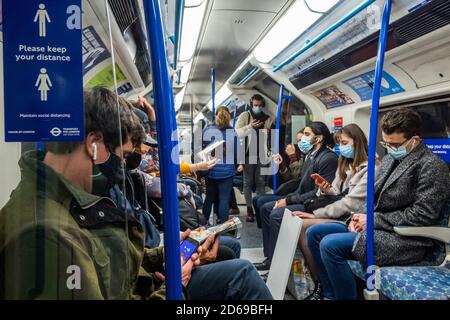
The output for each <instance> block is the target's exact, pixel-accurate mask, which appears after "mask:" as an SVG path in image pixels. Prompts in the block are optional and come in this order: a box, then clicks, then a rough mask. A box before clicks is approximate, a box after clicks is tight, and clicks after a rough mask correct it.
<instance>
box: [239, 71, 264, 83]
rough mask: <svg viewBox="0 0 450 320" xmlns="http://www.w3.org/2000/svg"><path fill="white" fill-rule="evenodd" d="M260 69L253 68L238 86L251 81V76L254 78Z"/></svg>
mask: <svg viewBox="0 0 450 320" xmlns="http://www.w3.org/2000/svg"><path fill="white" fill-rule="evenodd" d="M258 70H259V68H258V67H253V69H252V70H251V71H250V72H249V73H248V74H247V75H246V76H245V77H244V78H243V79H242V80H241V81H239V83H238V84H237V85H238V86H241V85H243V84H244V83H245V82H246V81H247V80H248V79H250V77H251V76H253V75H254V74H255V73H256V71H258Z"/></svg>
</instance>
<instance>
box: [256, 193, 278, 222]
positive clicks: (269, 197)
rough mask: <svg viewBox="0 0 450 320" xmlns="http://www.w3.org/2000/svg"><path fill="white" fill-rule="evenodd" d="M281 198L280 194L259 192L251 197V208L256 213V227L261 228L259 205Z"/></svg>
mask: <svg viewBox="0 0 450 320" xmlns="http://www.w3.org/2000/svg"><path fill="white" fill-rule="evenodd" d="M281 198H283V197H282V196H278V195H276V194H259V195H256V196H255V197H254V198H253V201H252V202H253V209H254V210H255V215H256V224H257V225H258V228H260V229H261V228H262V226H261V212H260V210H261V207H262V206H263V205H264V204H266V203H267V202H272V201H276V200H280V199H281Z"/></svg>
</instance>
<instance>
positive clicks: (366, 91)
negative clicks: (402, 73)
mask: <svg viewBox="0 0 450 320" xmlns="http://www.w3.org/2000/svg"><path fill="white" fill-rule="evenodd" d="M374 80H375V71H371V72H367V73H365V74H362V75H360V76H357V77H355V78H351V79H349V80H346V81H344V83H345V84H346V85H348V86H349V87H350V88H352V89H353V91H355V92H356V93H357V94H358V96H359V97H360V98H361V101H367V100H370V99H372V95H373V85H374ZM400 92H405V89H403V87H402V86H401V85H400V84H399V83H398V82H397V80H395V79H394V77H392V76H391V75H390V74H389V73H387V72H384V71H383V80H382V81H381V96H382V97H384V96H389V95H391V94H396V93H400Z"/></svg>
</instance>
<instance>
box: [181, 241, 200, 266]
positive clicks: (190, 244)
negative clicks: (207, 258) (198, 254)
mask: <svg viewBox="0 0 450 320" xmlns="http://www.w3.org/2000/svg"><path fill="white" fill-rule="evenodd" d="M197 248H198V243H197V241H195V240H193V239H191V238H187V239H186V240H184V241H183V242H182V243H181V245H180V255H181V257H182V258H183V264H185V263H186V262H187V261H189V259H190V258H191V256H192V254H193V253H194V252H195V251H197Z"/></svg>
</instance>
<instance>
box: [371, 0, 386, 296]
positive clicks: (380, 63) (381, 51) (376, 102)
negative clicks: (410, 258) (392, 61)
mask: <svg viewBox="0 0 450 320" xmlns="http://www.w3.org/2000/svg"><path fill="white" fill-rule="evenodd" d="M391 7H392V0H386V4H385V7H384V13H383V21H382V24H381V31H380V41H379V44H378V57H377V64H376V68H375V83H374V88H373V96H372V111H371V114H370V136H369V163H368V174H367V243H366V246H367V247H366V250H367V267H368V268H369V267H371V266H372V267H373V266H374V265H375V264H374V261H375V259H374V235H373V233H374V186H375V156H376V147H377V129H378V109H379V107H380V96H381V81H382V79H383V67H384V55H385V52H386V42H387V38H388V31H389V18H390V15H391ZM372 274H373V270H372V269H370V272H369V269H368V270H367V272H366V277H367V279H368V278H369V277H370V276H372ZM367 289H369V290H370V291H373V290H374V289H375V288H367Z"/></svg>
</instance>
